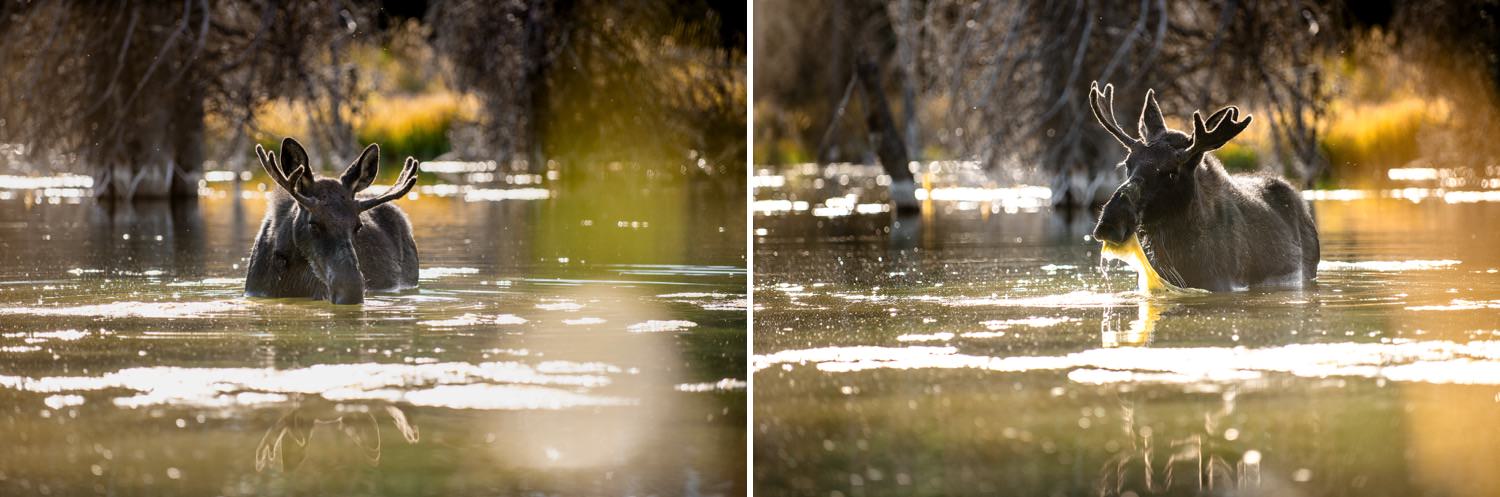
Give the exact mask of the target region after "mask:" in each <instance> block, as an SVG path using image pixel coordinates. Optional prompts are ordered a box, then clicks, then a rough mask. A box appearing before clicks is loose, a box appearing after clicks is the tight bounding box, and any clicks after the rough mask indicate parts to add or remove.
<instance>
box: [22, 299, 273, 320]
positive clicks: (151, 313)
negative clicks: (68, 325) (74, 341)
mask: <svg viewBox="0 0 1500 497" xmlns="http://www.w3.org/2000/svg"><path fill="white" fill-rule="evenodd" d="M250 308H251V304H250V303H248V302H246V301H244V300H212V301H206V302H114V303H109V304H94V305H81V306H71V307H62V306H58V307H9V308H3V309H0V314H24V315H31V316H83V317H99V318H160V319H203V318H212V317H219V316H222V315H224V314H228V313H233V312H237V311H245V310H249V309H250Z"/></svg>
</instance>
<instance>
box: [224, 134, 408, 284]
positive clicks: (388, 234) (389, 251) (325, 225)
mask: <svg viewBox="0 0 1500 497" xmlns="http://www.w3.org/2000/svg"><path fill="white" fill-rule="evenodd" d="M255 154H256V156H258V157H259V158H260V163H261V166H262V167H264V168H265V170H266V174H268V175H270V177H271V179H272V181H274V182H275V183H276V185H277V186H278V187H279V188H278V189H277V190H276V196H275V197H274V198H272V200H271V206H270V207H269V208H268V209H266V217H265V220H264V221H262V222H261V226H260V234H258V235H256V238H255V246H254V247H253V248H252V249H251V253H250V271H249V274H248V275H247V276H246V277H245V294H246V295H248V296H252V297H312V298H315V299H328V300H329V301H331V302H333V303H335V304H358V303H361V302H364V293H365V287H367V286H368V287H370V288H372V289H375V290H378V291H391V290H403V289H410V288H415V287H416V286H417V243H416V241H415V240H413V239H412V235H411V222H409V221H407V219H406V214H405V213H402V212H401V209H400V208H399V207H396V206H395V205H393V204H390V203H389V202H390V201H392V200H395V199H398V198H401V197H402V196H405V195H406V193H407V192H409V191H411V189H412V187H413V186H416V184H417V160H416V159H414V158H411V157H407V159H406V164H405V166H404V167H403V168H402V169H401V176H400V178H397V179H396V184H395V185H394V186H392V187H391V188H390V189H389V190H387V191H386V192H385V193H382V194H380V195H379V196H376V197H373V198H367V199H360V198H356V197H355V194H357V193H359V192H360V191H361V190H364V189H365V188H367V187H369V186H370V183H371V182H372V181H374V180H375V174H376V172H377V171H378V170H379V168H380V164H379V161H380V146H379V145H376V144H371V145H370V146H369V147H366V148H365V151H364V153H361V154H360V155H359V158H357V159H355V160H354V163H352V164H350V165H349V167H348V168H347V169H345V170H344V173H343V175H342V176H341V177H340V178H339V179H338V180H333V179H328V178H323V179H315V178H314V176H313V173H312V171H311V169H310V168H311V166H310V165H309V163H308V158H307V152H306V151H305V150H303V149H302V145H300V144H298V143H297V141H296V140H293V139H292V138H290V137H288V138H286V139H285V140H283V141H282V142H281V158H280V161H278V160H277V157H276V155H275V154H273V153H271V152H268V151H266V150H265V149H263V148H261V147H260V146H259V145H256V146H255ZM289 168H290V169H291V171H290V172H288V171H287V169H289Z"/></svg>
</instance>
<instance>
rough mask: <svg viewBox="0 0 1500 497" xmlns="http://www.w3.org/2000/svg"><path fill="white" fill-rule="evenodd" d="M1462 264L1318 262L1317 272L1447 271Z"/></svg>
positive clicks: (1412, 261) (1434, 261)
mask: <svg viewBox="0 0 1500 497" xmlns="http://www.w3.org/2000/svg"><path fill="white" fill-rule="evenodd" d="M1459 264H1462V261H1454V260H1446V259H1444V260H1410V261H1356V262H1349V261H1319V262H1318V270H1319V271H1381V272H1394V271H1421V270H1430V269H1447V268H1451V267H1453V266H1457V265H1459Z"/></svg>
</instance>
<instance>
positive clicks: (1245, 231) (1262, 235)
mask: <svg viewBox="0 0 1500 497" xmlns="http://www.w3.org/2000/svg"><path fill="white" fill-rule="evenodd" d="M1089 108H1090V109H1091V110H1092V111H1093V113H1094V118H1095V119H1097V120H1098V121H1099V124H1100V125H1101V126H1103V127H1104V129H1105V130H1106V131H1108V132H1109V133H1110V135H1113V136H1114V138H1115V139H1116V140H1118V141H1119V142H1120V144H1121V145H1123V146H1125V148H1126V149H1127V151H1128V154H1127V155H1126V157H1125V160H1124V162H1122V163H1121V164H1122V166H1123V167H1124V168H1125V170H1126V174H1127V175H1128V177H1127V179H1126V180H1125V182H1124V183H1123V184H1121V185H1120V187H1119V188H1118V189H1117V190H1115V193H1114V195H1113V196H1111V197H1110V199H1109V201H1108V202H1107V203H1105V204H1104V210H1103V211H1102V212H1100V214H1099V223H1098V225H1096V226H1095V228H1094V232H1093V236H1094V238H1095V239H1098V240H1099V241H1101V242H1103V243H1104V251H1105V252H1106V253H1113V254H1115V255H1116V256H1117V257H1121V258H1135V259H1137V260H1138V262H1137V263H1138V264H1139V265H1140V268H1139V269H1140V270H1141V271H1142V272H1144V273H1148V274H1149V273H1152V272H1155V273H1159V275H1160V276H1159V277H1150V278H1149V279H1150V280H1151V281H1158V280H1164V281H1165V283H1167V284H1169V285H1171V286H1176V287H1188V288H1198V289H1204V290H1210V291H1230V290H1243V289H1245V288H1248V287H1251V286H1291V287H1300V286H1302V284H1303V283H1304V282H1306V281H1309V280H1312V279H1313V278H1314V277H1316V275H1317V269H1318V229H1317V226H1316V225H1315V224H1314V222H1313V218H1312V215H1311V214H1310V213H1309V212H1308V208H1307V205H1306V204H1305V203H1304V201H1303V200H1302V197H1301V195H1300V194H1298V193H1297V190H1295V189H1293V188H1292V186H1291V185H1289V184H1287V182H1286V181H1285V180H1282V179H1281V178H1275V177H1270V176H1263V175H1236V176H1231V175H1230V174H1229V173H1228V172H1226V171H1225V170H1224V166H1223V165H1222V164H1220V163H1219V160H1218V159H1216V158H1214V156H1213V155H1212V154H1210V153H1209V152H1212V151H1214V150H1217V149H1218V148H1219V147H1222V146H1224V144H1226V143H1228V142H1229V140H1231V139H1233V138H1234V137H1235V136H1237V135H1239V134H1240V132H1242V131H1244V130H1245V128H1246V127H1248V126H1249V125H1250V121H1251V119H1250V116H1248V115H1247V116H1245V118H1244V119H1243V120H1240V119H1238V117H1239V109H1238V108H1236V107H1233V106H1231V107H1224V108H1222V109H1219V110H1218V111H1216V112H1214V113H1213V114H1212V115H1210V116H1209V117H1208V120H1207V121H1204V119H1203V117H1202V116H1201V115H1199V114H1198V112H1196V111H1195V112H1193V134H1192V135H1191V136H1189V135H1188V134H1186V133H1183V132H1181V131H1177V130H1174V129H1171V128H1168V127H1167V125H1166V121H1165V119H1163V117H1162V113H1161V108H1160V107H1159V106H1158V105H1157V103H1156V96H1155V94H1154V93H1153V92H1151V91H1147V92H1146V103H1145V106H1144V107H1143V108H1142V109H1141V118H1140V124H1139V133H1140V137H1139V138H1134V137H1131V136H1130V135H1129V134H1127V133H1126V132H1125V130H1123V129H1121V128H1120V124H1119V122H1118V121H1117V120H1116V119H1115V112H1114V87H1113V86H1112V85H1105V86H1104V89H1103V90H1102V91H1101V90H1100V89H1099V86H1098V83H1097V82H1096V83H1094V84H1093V86H1092V87H1091V88H1090V89H1089ZM1137 244H1138V245H1139V246H1138V247H1137ZM1153 270H1154V271H1153ZM1145 280H1146V279H1143V281H1145ZM1158 285H1159V283H1153V284H1152V285H1151V286H1158ZM1144 289H1145V288H1143V290H1144Z"/></svg>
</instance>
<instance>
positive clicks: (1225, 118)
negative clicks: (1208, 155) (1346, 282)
mask: <svg viewBox="0 0 1500 497" xmlns="http://www.w3.org/2000/svg"><path fill="white" fill-rule="evenodd" d="M1239 117H1240V109H1239V108H1238V107H1235V106H1232V105H1231V106H1229V107H1225V108H1222V109H1219V110H1218V111H1216V112H1214V113H1213V114H1212V115H1210V116H1208V122H1209V123H1212V125H1213V128H1212V129H1210V128H1209V124H1205V123H1204V121H1203V116H1202V115H1201V114H1199V113H1197V112H1193V144H1192V146H1190V147H1188V152H1189V153H1190V154H1197V153H1203V152H1210V151H1213V150H1218V148H1219V147H1222V146H1224V144H1225V143H1229V140H1231V139H1234V137H1235V136H1236V135H1239V134H1240V132H1242V131H1245V128H1246V127H1248V126H1250V120H1251V116H1245V120H1243V121H1241V120H1239Z"/></svg>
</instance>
